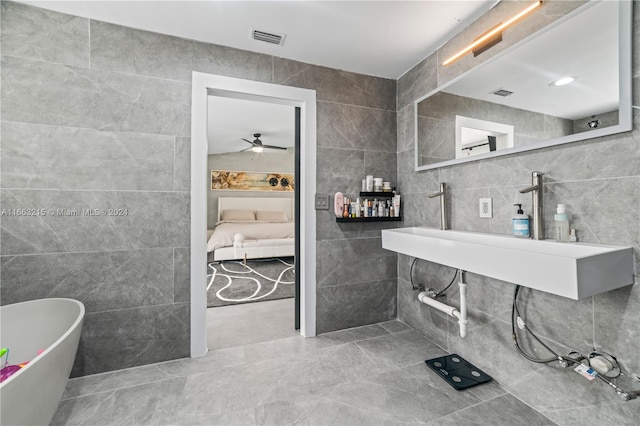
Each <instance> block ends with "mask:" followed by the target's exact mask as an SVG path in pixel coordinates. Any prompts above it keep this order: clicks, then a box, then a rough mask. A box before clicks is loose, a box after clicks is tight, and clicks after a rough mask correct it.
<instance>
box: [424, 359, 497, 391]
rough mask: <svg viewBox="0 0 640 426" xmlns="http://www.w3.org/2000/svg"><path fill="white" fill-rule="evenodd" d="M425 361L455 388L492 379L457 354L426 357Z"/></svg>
mask: <svg viewBox="0 0 640 426" xmlns="http://www.w3.org/2000/svg"><path fill="white" fill-rule="evenodd" d="M425 362H426V363H427V365H428V366H429V368H431V369H432V370H433V371H435V372H436V373H437V374H438V376H440V377H442V378H443V379H444V380H445V381H446V382H447V383H449V384H450V385H451V386H453V388H454V389H456V390H463V389H467V388H470V387H472V386H476V385H480V384H482V383H487V382H490V381H491V380H493V379H492V378H491V376H489V375H488V374H487V373H485V372H484V371H482V370H480V369H479V368H477V367H476V366H474V365H473V364H471V363H470V362H468V361H466V360H465V359H464V358H462V357H461V356H460V355H458V354H451V355H447V356H441V357H439V358H433V359H428V360H426V361H425Z"/></svg>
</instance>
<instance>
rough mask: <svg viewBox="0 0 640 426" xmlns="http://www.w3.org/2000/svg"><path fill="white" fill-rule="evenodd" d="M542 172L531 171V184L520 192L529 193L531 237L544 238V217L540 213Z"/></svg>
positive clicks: (541, 206) (541, 209)
mask: <svg viewBox="0 0 640 426" xmlns="http://www.w3.org/2000/svg"><path fill="white" fill-rule="evenodd" d="M543 175H544V173H541V172H533V173H531V186H529V187H527V188H524V189H521V190H520V193H521V194H526V193H528V192H530V193H531V204H532V210H533V211H532V213H533V223H532V228H533V239H534V240H544V218H543V216H542V213H543V211H544V209H543V204H542V203H543V199H544V198H543V192H544V191H543V189H544V187H543V186H542V176H543Z"/></svg>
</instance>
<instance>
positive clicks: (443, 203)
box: [429, 183, 449, 230]
mask: <svg viewBox="0 0 640 426" xmlns="http://www.w3.org/2000/svg"><path fill="white" fill-rule="evenodd" d="M435 197H440V229H442V230H445V229H449V219H448V217H449V214H448V212H447V185H446V184H444V183H441V184H440V191H438V192H434V193H433V194H431V195H429V198H435Z"/></svg>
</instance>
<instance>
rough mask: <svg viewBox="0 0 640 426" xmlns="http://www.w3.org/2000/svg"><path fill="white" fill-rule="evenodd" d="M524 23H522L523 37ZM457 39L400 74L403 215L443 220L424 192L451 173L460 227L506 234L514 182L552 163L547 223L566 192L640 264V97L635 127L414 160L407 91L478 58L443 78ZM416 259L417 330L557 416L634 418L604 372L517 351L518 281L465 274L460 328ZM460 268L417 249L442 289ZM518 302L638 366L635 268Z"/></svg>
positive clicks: (588, 225) (525, 198)
mask: <svg viewBox="0 0 640 426" xmlns="http://www.w3.org/2000/svg"><path fill="white" fill-rule="evenodd" d="M512 3H515V4H516V5H517V4H519V3H518V2H502V3H500V4H499V5H498V6H496V7H495V8H494V9H492V11H490V12H489V13H488V14H487V15H486V16H485V17H484V18H481V20H480V21H479V22H480V26H481V27H484V26H486V23H487V22H491V21H492V20H500V14H503V13H506V14H509V13H510V12H509V11H508V10H507V11H506V12H505V10H504V9H505V8H506V9H509V8H511V7H512V6H513V4H512ZM570 3H572V2H545V6H544V7H545V8H547V6H551V7H550V8H548V9H546V11H545V12H544V13H541V16H540V18H536V19H538V20H542V21H547V22H548V21H550V20H553V19H555V18H554V16H556V12H558V11H559V9H562V10H565V11H566V10H570V8H569V6H572V7H573V6H575V4H573V5H572V4H570ZM573 3H576V2H573ZM634 6H636V7H635V10H634V27H635V31H634V39H633V43H634V45H635V46H637V45H638V44H639V43H640V32H639V30H638V29H639V28H640V7H637V6H638V5H637V4H635V5H634ZM517 7H520V6H517ZM541 12H542V10H541ZM532 17H533V16H532ZM529 19H530V18H527V21H528V20H529ZM523 22H524V21H523ZM489 26H490V25H489ZM524 27H527V25H525V26H524ZM529 27H531V28H530V29H529V31H530V30H531V29H535V28H537V27H539V23H537V22H534V23H533V24H530V25H529ZM518 31H521V30H518ZM522 31H524V30H522ZM465 34H466V32H465ZM470 34H473V31H471V32H470ZM524 35H526V33H523V34H520V35H519V37H522V36H524ZM460 37H464V36H460ZM466 39H467V40H468V39H469V37H467V38H466ZM460 43H462V41H461V40H460V38H456V39H454V40H452V42H450V43H449V44H447V45H446V46H445V47H444V48H443V49H442V50H440V51H438V52H436V53H434V54H433V55H431V57H429V58H427V59H426V60H424V61H423V62H422V63H420V64H419V65H417V66H416V68H414V69H412V70H411V71H409V72H408V73H407V74H405V76H403V77H402V78H401V79H400V80H399V81H398V170H399V171H400V172H399V176H398V179H399V181H400V186H401V187H402V188H403V191H404V192H403V197H404V198H405V223H404V225H406V226H411V225H424V226H432V227H438V226H439V225H440V222H439V221H440V219H439V214H438V213H439V210H438V208H439V204H438V201H437V200H431V199H428V198H427V194H428V193H429V192H432V191H434V190H436V189H437V185H438V183H439V182H446V183H447V184H448V186H449V188H450V192H451V199H450V200H449V202H450V203H451V206H452V208H451V211H452V214H451V216H452V217H451V225H452V228H453V229H460V230H469V231H482V232H492V233H500V234H510V223H511V217H512V215H513V207H512V204H513V203H514V202H522V203H523V205H524V206H525V207H526V208H527V210H528V211H529V212H530V211H531V197H530V196H529V195H522V194H519V193H518V189H520V188H523V187H526V186H528V185H529V184H530V182H531V177H530V176H531V171H533V170H539V171H543V172H545V173H546V175H545V181H546V189H545V191H546V193H545V217H546V218H547V223H546V230H547V232H549V230H550V225H551V223H550V221H549V219H550V218H551V220H553V216H552V214H553V210H554V208H555V206H556V204H557V203H565V204H566V205H567V206H568V209H569V213H570V217H571V226H572V227H574V228H576V229H577V230H578V236H579V238H580V240H581V241H584V242H592V243H603V244H614V245H629V246H632V247H634V249H635V252H636V257H635V259H636V270H638V268H639V267H640V256H639V255H638V253H640V110H638V109H635V110H634V130H633V131H632V132H627V133H622V134H618V135H614V136H609V137H605V138H600V139H595V140H590V141H585V142H577V143H573V144H569V145H564V146H560V147H553V148H545V149H540V150H535V151H531V152H528V153H522V154H516V155H511V156H506V157H501V158H496V159H490V160H484V161H479V162H473V163H467V164H462V165H457V166H450V167H445V168H440V169H436V170H429V171H423V172H414V171H412V170H413V162H414V151H413V134H412V133H411V130H412V126H413V123H412V121H413V118H412V111H411V107H410V102H411V100H412V99H417V98H418V97H420V96H422V95H424V94H425V93H427V91H428V90H432V89H433V88H434V87H436V86H438V85H440V84H442V83H443V82H444V81H446V80H448V79H450V78H453V77H454V76H455V75H457V73H461V72H463V71H464V70H466V69H468V68H470V67H471V66H473V65H474V64H475V62H474V61H473V58H472V57H471V55H469V56H468V57H467V58H465V60H464V61H461V62H459V63H458V64H457V65H456V70H455V72H453V71H450V70H447V71H446V73H447V74H443V75H441V76H439V78H438V79H437V78H436V74H437V73H436V71H435V68H436V67H437V64H436V62H435V58H438V57H444V56H446V55H445V54H444V53H443V51H444V50H446V51H448V50H454V49H452V48H450V45H458V44H460ZM507 43H509V40H507ZM501 49H502V47H501ZM494 53H495V52H493V49H492V50H490V51H488V52H486V53H485V54H483V55H480V56H479V57H478V60H480V58H482V60H483V61H484V60H486V58H488V57H490V56H487V55H493V54H494ZM483 56H484V58H483ZM639 59H640V53H639V51H638V49H635V51H634V62H633V63H634V68H633V75H634V82H633V83H634V97H633V103H634V105H640V91H639V90H638V87H640V60H639ZM438 72H441V70H438ZM448 73H452V74H448ZM480 197H491V198H493V206H494V217H493V219H479V218H478V214H477V209H478V198H480ZM411 261H412V259H411V258H409V257H407V256H399V260H398V275H399V278H398V318H399V319H400V320H402V321H404V322H406V323H407V324H409V325H411V326H412V327H414V328H416V329H418V330H421V331H422V332H423V333H424V334H425V335H427V336H428V337H429V338H431V339H432V340H433V341H435V342H436V343H438V344H440V345H442V346H443V347H444V348H446V349H447V350H449V351H450V352H457V353H459V354H460V355H462V356H464V357H465V358H466V359H468V360H469V361H471V362H473V363H475V364H476V365H478V366H479V367H480V368H482V369H484V370H485V371H486V372H488V373H489V374H491V375H492V376H493V377H494V378H495V379H496V380H498V382H499V383H500V384H501V385H503V386H505V387H506V389H507V390H508V391H509V392H511V393H513V394H514V395H515V396H517V397H518V398H519V399H521V400H523V401H524V402H525V403H527V404H529V405H531V406H532V407H533V408H535V409H536V410H539V411H540V412H542V413H544V414H545V415H546V416H547V417H549V418H550V419H552V420H553V421H555V422H557V423H559V424H578V423H579V424H601V423H602V422H604V423H607V424H630V423H629V422H630V421H632V420H631V418H630V417H629V415H630V413H632V415H635V416H636V417H635V418H636V421H637V415H638V413H637V409H634V408H629V405H628V404H629V403H624V402H622V403H621V402H619V400H616V396H615V392H612V391H611V389H609V388H607V386H606V385H604V384H603V383H596V382H588V381H586V380H584V379H582V378H581V377H580V376H578V375H577V374H576V373H574V372H573V371H571V370H570V369H567V370H562V369H558V368H555V367H552V366H547V365H539V364H534V363H531V362H529V361H527V360H525V359H524V358H522V357H521V356H520V355H519V354H518V353H517V352H516V350H515V347H514V345H513V343H512V341H511V325H510V316H511V302H512V297H513V291H514V287H515V286H514V285H513V284H510V283H506V282H501V281H497V280H494V279H490V278H487V277H483V276H479V275H474V274H467V282H468V284H469V287H468V303H469V312H470V323H469V330H468V335H467V337H466V338H465V339H461V338H460V337H459V334H458V333H459V328H458V324H457V323H456V322H455V321H453V320H452V319H450V318H448V317H447V316H445V315H443V314H441V313H439V312H434V311H433V310H432V309H431V308H428V307H426V306H424V305H422V304H421V303H420V302H418V301H417V294H416V292H415V291H412V290H411V289H410V275H409V272H410V266H411ZM453 273H454V271H453V270H451V269H449V268H446V267H443V266H440V265H436V264H432V263H429V262H425V261H418V262H417V263H416V268H415V270H414V274H413V277H414V281H416V282H419V283H423V284H425V285H426V286H427V287H433V288H436V289H439V288H443V287H444V286H445V285H446V284H447V283H448V282H449V281H450V280H451V277H452V276H453ZM454 287H455V286H454ZM448 296H449V298H448V301H449V302H450V303H452V304H453V305H457V304H458V301H457V300H458V292H457V290H456V289H455V288H454V289H453V290H451V291H450V292H448ZM520 305H521V309H522V310H525V311H526V317H527V320H528V323H529V325H530V327H531V328H532V329H534V330H535V331H537V333H538V334H539V335H540V336H542V338H543V339H545V340H546V341H547V343H548V344H549V345H551V346H552V347H554V348H555V349H556V350H558V351H561V352H563V353H566V351H568V350H569V349H577V350H580V351H582V352H586V353H588V352H589V351H591V350H592V348H594V347H595V348H596V349H598V350H602V351H605V352H609V353H612V354H615V356H616V357H617V358H618V360H619V361H620V363H621V365H622V366H623V367H624V369H625V370H626V371H631V372H635V373H638V372H640V358H639V357H638V356H637V354H638V350H639V349H640V346H639V343H638V342H640V327H639V326H638V324H640V286H639V285H638V284H637V278H636V284H635V285H632V286H628V287H625V288H622V289H619V290H616V291H611V292H607V293H604V294H601V295H598V296H595V297H591V298H588V299H585V300H580V301H573V300H569V299H565V298H561V297H557V296H553V295H549V294H545V293H541V292H536V291H529V290H526V291H524V292H523V294H522V296H521V299H520ZM529 343H531V342H527V343H525V344H526V345H527V347H529V348H530V350H531V348H535V349H536V351H537V352H536V354H537V355H539V356H543V357H546V356H548V354H547V353H545V350H544V349H543V348H541V347H540V345H538V344H533V343H531V346H528V345H529ZM619 384H621V385H622V386H623V387H626V388H635V389H638V384H637V382H636V383H631V382H630V381H629V380H623V379H621V380H620V382H619ZM625 404H627V405H625ZM634 410H635V411H634ZM633 413H635V414H633Z"/></svg>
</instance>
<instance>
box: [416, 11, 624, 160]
mask: <svg viewBox="0 0 640 426" xmlns="http://www.w3.org/2000/svg"><path fill="white" fill-rule="evenodd" d="M631 19H632V13H631V2H626V1H621V2H617V1H615V2H609V1H602V2H600V1H590V2H587V3H586V4H585V5H583V6H581V7H579V8H578V9H576V10H574V11H573V12H571V13H569V14H567V15H566V16H564V17H563V18H560V19H559V20H557V21H556V22H554V23H552V24H551V25H549V26H547V27H545V28H543V29H542V30H540V31H539V32H537V33H536V34H533V35H532V36H530V37H528V38H527V39H526V40H524V41H523V42H521V43H518V44H516V45H514V46H513V47H512V48H509V49H507V50H505V51H504V52H501V53H499V54H497V55H496V56H495V57H493V58H490V59H488V60H487V61H485V62H484V63H482V64H480V65H478V66H476V67H475V68H473V69H471V70H470V71H468V72H466V73H464V74H463V75H461V76H459V77H457V78H455V79H453V80H451V81H449V82H447V83H446V84H444V85H443V86H441V87H439V88H437V89H436V90H434V91H432V92H430V93H428V94H427V95H425V96H423V97H422V98H419V99H417V100H416V101H415V102H414V107H415V108H414V113H415V123H416V125H415V140H416V170H427V169H432V168H437V167H442V166H448V165H452V164H457V163H461V162H468V161H477V160H480V159H483V158H492V157H496V156H501V155H507V154H513V153H518V152H524V151H529V150H532V149H538V148H543V147H548V146H553V145H559V144H563V143H569V142H575V141H580V140H584V139H590V138H596V137H600V136H604V135H609V134H614V133H620V132H625V131H629V130H631V128H632V115H631ZM594 28H597V29H598V30H597V31H595V30H594ZM566 77H571V78H573V81H571V82H570V83H566V84H564V85H562V84H556V83H557V82H560V83H562V82H563V81H561V80H562V79H565V78H566ZM567 81H568V80H565V81H564V82H567ZM456 116H464V117H467V118H471V119H475V120H480V121H486V122H492V123H498V124H503V125H507V126H513V128H514V142H513V145H512V146H509V145H506V144H495V145H494V146H495V151H492V150H490V145H489V144H488V143H486V147H484V146H483V147H482V148H480V147H478V148H473V149H467V150H464V151H461V150H460V146H467V147H469V146H471V145H469V144H471V143H472V142H473V141H472V142H464V143H463V142H461V141H460V140H458V141H456V134H458V135H459V136H458V137H460V135H462V134H474V132H475V133H477V132H476V130H478V129H475V128H474V127H467V129H468V130H464V131H462V132H461V131H457V132H456V125H455V122H456ZM488 135H489V134H486V135H485V137H486V136H488ZM485 142H487V141H484V142H483V144H484V143H485ZM456 144H457V145H456ZM465 144H466V145H465ZM456 146H457V147H458V148H456ZM474 151H475V152H474ZM460 152H464V153H465V155H464V156H462V157H460Z"/></svg>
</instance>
